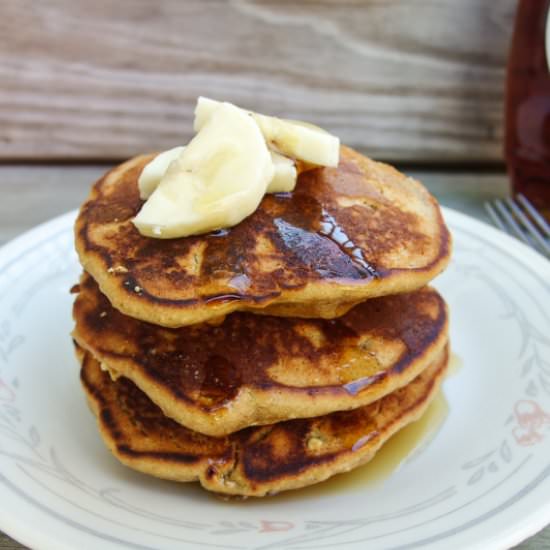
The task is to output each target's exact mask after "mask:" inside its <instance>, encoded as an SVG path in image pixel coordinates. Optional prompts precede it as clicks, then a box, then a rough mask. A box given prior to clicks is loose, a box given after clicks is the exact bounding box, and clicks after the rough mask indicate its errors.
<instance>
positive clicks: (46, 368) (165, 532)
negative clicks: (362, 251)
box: [0, 210, 550, 550]
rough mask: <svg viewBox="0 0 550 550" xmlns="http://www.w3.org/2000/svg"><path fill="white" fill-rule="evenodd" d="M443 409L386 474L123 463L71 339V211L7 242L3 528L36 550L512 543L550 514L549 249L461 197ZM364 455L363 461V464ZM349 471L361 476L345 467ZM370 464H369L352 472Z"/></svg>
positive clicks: (0, 474)
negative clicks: (340, 476)
mask: <svg viewBox="0 0 550 550" xmlns="http://www.w3.org/2000/svg"><path fill="white" fill-rule="evenodd" d="M445 217H446V219H447V221H448V223H449V224H450V227H451V229H452V232H453V235H454V242H455V252H454V259H453V262H452V265H451V266H450V268H449V269H448V271H447V272H446V273H445V274H444V275H443V276H441V277H440V278H439V279H438V280H437V283H436V286H437V287H438V288H439V289H440V290H441V292H442V293H443V295H444V296H445V298H446V299H447V301H448V302H449V304H450V311H451V327H452V328H451V338H452V345H453V348H454V351H455V353H457V354H458V355H459V356H460V358H461V360H462V362H463V365H464V366H463V368H462V369H461V370H460V372H458V373H457V374H456V375H455V376H453V377H451V378H449V379H448V380H447V381H446V382H445V387H444V393H445V396H446V398H447V401H448V403H449V407H450V409H449V414H448V416H447V418H446V419H445V421H444V423H443V425H442V426H441V427H440V429H439V431H438V432H437V434H436V435H435V437H433V438H432V439H431V440H430V441H429V443H427V444H425V445H424V446H423V447H422V448H421V449H420V451H418V450H417V452H415V453H414V454H413V455H412V456H410V457H409V458H408V459H407V460H405V461H404V463H403V464H402V465H401V467H400V468H399V469H398V470H397V471H395V472H394V473H393V474H392V475H391V476H389V477H387V478H386V479H384V480H383V481H379V482H378V483H370V484H369V483H357V484H356V485H354V484H352V483H347V484H345V483H344V484H342V485H341V489H340V490H331V491H326V492H323V491H322V490H321V491H311V490H310V491H303V492H300V491H297V492H295V493H294V494H293V495H292V496H290V497H288V496H284V495H282V496H278V497H274V498H269V499H265V500H263V501H258V500H253V501H250V500H249V501H247V502H230V503H227V502H223V501H219V500H217V499H215V498H213V497H212V496H209V495H207V494H206V493H204V492H203V491H201V490H200V489H199V488H197V487H196V486H195V484H183V485H179V484H175V483H168V482H163V481H159V480H155V479H152V478H148V477H146V476H143V475H140V474H138V473H135V472H132V471H131V470H128V469H126V468H124V467H122V466H120V465H119V464H118V463H117V462H116V461H115V460H114V459H113V458H111V456H110V455H109V453H108V451H107V450H106V449H105V448H104V446H103V444H102V442H101V441H100V439H99V436H98V433H97V429H96V427H95V421H94V419H93V418H92V415H91V414H90V412H89V411H88V410H87V407H86V405H85V402H84V398H83V395H82V393H81V391H80V388H79V381H78V367H77V364H76V361H75V359H74V357H73V350H72V344H71V341H70V338H69V332H70V330H71V325H72V320H71V302H72V296H71V295H70V294H69V292H68V289H69V287H70V286H71V285H72V284H73V283H75V282H76V280H77V277H78V274H79V271H80V268H79V266H78V263H77V260H76V256H75V254H74V252H73V243H72V228H71V226H72V222H73V220H74V213H70V214H67V215H65V216H62V217H60V218H57V219H55V220H53V221H51V222H49V223H47V224H44V225H42V226H40V227H38V228H36V229H34V230H32V231H30V232H29V233H26V234H25V235H23V236H22V237H20V238H18V239H16V240H15V241H13V242H11V243H10V244H8V245H7V246H6V247H4V248H3V249H2V250H1V251H0V303H1V306H2V309H1V313H0V502H1V503H2V504H1V506H0V529H2V530H4V531H5V532H6V533H8V534H9V535H11V536H12V537H14V538H16V539H17V540H20V541H21V542H22V543H24V544H27V545H29V546H31V547H33V548H52V549H56V550H59V549H62V548H71V549H73V548H79V549H86V548H90V549H92V548H93V549H95V548H99V547H101V548H102V549H109V548H120V547H129V548H144V549H145V548H155V549H157V548H158V549H163V548H174V547H177V548H178V549H185V548H196V547H198V546H200V547H201V548H220V547H222V548H296V549H304V550H305V549H309V548H311V549H314V548H315V549H317V548H342V549H356V548H357V549H358V548H361V549H362V548H366V547H367V546H368V548H369V549H373V548H386V549H389V548H393V549H396V548H407V549H410V548H417V547H422V548H427V549H435V548H437V549H440V548H445V549H447V550H451V549H455V548H456V549H463V548H468V549H476V548H479V549H483V550H490V549H495V548H506V547H509V546H510V545H513V544H515V543H518V542H519V541H521V540H523V539H524V538H526V537H528V536H529V535H531V534H533V533H534V532H536V531H537V530H538V529H540V528H542V527H543V526H544V525H545V524H546V523H548V522H550V331H549V328H550V323H549V318H550V263H549V262H547V261H546V260H544V259H543V258H542V257H540V256H539V255H537V254H536V253H534V252H533V251H531V250H529V249H527V248H526V247H524V246H523V245H521V244H520V243H519V242H517V241H516V240H513V239H511V238H508V237H506V236H505V235H503V234H502V233H499V232H497V231H496V230H494V229H492V228H490V227H488V226H486V225H484V224H481V223H480V222H477V221H475V220H472V219H471V218H468V217H466V216H464V215H461V214H458V213H456V212H453V211H450V210H446V211H445ZM366 468H368V466H366ZM351 475H354V474H351ZM357 479H359V478H357Z"/></svg>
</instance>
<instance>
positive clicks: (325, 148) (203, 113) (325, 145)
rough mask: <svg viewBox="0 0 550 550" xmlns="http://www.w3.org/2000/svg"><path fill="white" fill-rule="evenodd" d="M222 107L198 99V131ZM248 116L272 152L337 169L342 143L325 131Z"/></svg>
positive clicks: (195, 124)
mask: <svg viewBox="0 0 550 550" xmlns="http://www.w3.org/2000/svg"><path fill="white" fill-rule="evenodd" d="M219 104H220V102H218V101H215V100H213V99H209V98H206V97H199V99H198V100H197V106H196V108H195V121H194V124H193V125H194V128H195V131H199V130H200V129H201V128H202V127H203V126H204V125H205V124H206V123H207V121H208V120H209V118H210V116H211V115H212V113H213V112H214V111H215V109H216V107H217V106H218V105H219ZM245 112H247V113H248V114H249V115H250V116H252V117H253V118H254V120H255V121H256V123H257V124H258V126H259V127H260V130H261V131H262V134H263V136H264V138H265V140H266V142H267V145H268V147H269V148H270V149H272V150H274V151H277V152H279V153H282V154H283V155H286V156H288V157H291V158H294V159H298V160H302V161H305V162H309V163H311V164H316V165H318V166H337V165H338V160H339V157H340V140H339V139H338V138H337V137H336V136H333V135H332V134H329V133H328V132H326V131H325V130H323V129H322V128H319V127H318V126H315V125H313V124H309V123H305V122H301V121H295V120H284V119H282V118H276V117H271V116H266V115H261V114H259V113H254V112H252V111H245Z"/></svg>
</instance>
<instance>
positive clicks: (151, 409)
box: [80, 348, 448, 496]
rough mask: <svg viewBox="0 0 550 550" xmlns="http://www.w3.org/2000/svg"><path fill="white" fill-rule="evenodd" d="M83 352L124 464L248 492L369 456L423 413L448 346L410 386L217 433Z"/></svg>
mask: <svg viewBox="0 0 550 550" xmlns="http://www.w3.org/2000/svg"><path fill="white" fill-rule="evenodd" d="M80 355H81V359H82V370H81V381H82V385H83V387H84V391H85V393H86V395H87V397H88V400H89V403H90V406H91V409H92V411H93V412H94V413H95V415H96V416H97V418H98V423H99V429H100V432H101V436H102V437H103V440H104V441H105V443H106V445H107V447H108V448H109V449H110V450H111V451H112V453H113V454H114V455H115V456H116V457H117V458H118V459H119V460H120V461H121V462H122V463H123V464H125V465H126V466H129V467H131V468H133V469H135V470H139V471H140V472H144V473H146V474H150V475H153V476H156V477H160V478H163V479H169V480H174V481H195V480H199V481H200V483H201V485H202V486H203V487H204V488H205V489H208V490H209V491H214V492H216V493H226V494H230V495H249V496H264V495H266V494H273V493H277V492H279V491H285V490H288V489H296V488H299V487H304V486H307V485H311V484H314V483H318V482H320V481H323V480H325V479H327V478H329V477H331V476H333V475H335V474H337V473H340V472H346V471H349V470H351V469H353V468H356V467H357V466H359V465H361V464H364V463H365V462H367V461H369V460H370V459H371V458H372V457H373V456H374V454H375V453H376V451H377V450H378V449H379V448H380V447H381V445H382V444H383V443H384V442H385V441H387V439H389V438H390V437H391V436H392V435H393V434H394V433H395V432H397V431H398V430H399V429H401V428H402V427H404V426H405V425H406V424H408V423H410V422H412V421H413V420H416V419H417V418H419V417H420V415H421V414H422V412H424V410H425V409H426V408H427V406H428V404H429V403H430V401H431V399H432V398H433V397H434V395H435V393H436V391H437V389H438V387H439V385H440V382H441V380H442V378H443V375H444V373H445V371H446V368H447V363H448V351H447V349H446V348H445V349H444V350H442V351H441V352H440V353H439V356H438V357H437V358H436V360H435V361H434V362H433V363H432V364H431V365H430V366H429V367H427V368H426V369H425V370H424V371H423V372H422V373H421V374H420V375H419V376H418V377H417V378H415V379H414V380H413V381H412V382H411V383H409V384H408V385H407V386H405V387H404V388H401V389H399V390H396V391H395V392H393V393H391V394H389V395H387V396H385V397H384V398H382V399H381V400H379V401H376V402H375V403H372V404H370V405H368V406H366V407H361V408H359V409H355V410H352V411H347V412H338V413H332V414H330V415H328V416H322V417H317V418H310V419H307V420H289V421H287V422H281V423H279V424H274V425H270V426H262V427H255V428H247V429H245V430H242V431H240V432H237V433H234V434H231V435H230V436H226V437H222V438H213V437H209V436H206V435H202V434H198V433H196V432H193V431H191V430H188V429H187V428H184V427H183V426H181V425H179V424H177V423H176V422H174V421H172V420H170V419H168V418H166V417H165V416H164V415H163V414H162V411H161V410H160V409H159V408H158V407H157V406H156V405H154V404H153V402H152V401H150V400H149V399H148V397H147V396H146V395H145V394H144V393H143V392H141V391H140V390H139V389H138V388H137V387H136V386H135V385H134V384H133V383H132V382H131V381H129V380H127V379H125V378H119V379H118V380H117V381H116V382H113V381H112V380H111V379H110V378H109V375H108V374H107V373H105V372H104V371H102V370H101V368H100V366H99V363H98V362H97V361H96V360H95V359H94V358H93V357H92V356H91V354H89V353H85V354H84V353H83V352H81V353H80ZM82 355H83V357H82Z"/></svg>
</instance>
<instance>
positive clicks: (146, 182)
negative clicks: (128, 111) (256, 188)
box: [138, 146, 315, 200]
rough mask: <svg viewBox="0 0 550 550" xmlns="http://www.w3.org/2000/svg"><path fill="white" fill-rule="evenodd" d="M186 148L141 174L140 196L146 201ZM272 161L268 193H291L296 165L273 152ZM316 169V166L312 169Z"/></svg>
mask: <svg viewBox="0 0 550 550" xmlns="http://www.w3.org/2000/svg"><path fill="white" fill-rule="evenodd" d="M184 149H185V147H183V146H182V147H174V148H173V149H169V150H168V151H163V152H162V153H159V154H158V155H157V156H156V157H155V158H154V159H153V160H152V161H151V162H150V163H149V164H147V165H145V168H144V169H143V171H142V172H141V175H140V177H139V180H138V186H139V196H140V197H141V198H142V199H143V200H146V199H148V198H149V197H150V196H151V193H152V192H153V191H154V190H155V189H156V188H157V186H158V184H159V183H160V180H161V179H162V177H163V176H164V174H166V171H167V170H168V167H169V166H170V164H171V163H172V162H173V161H174V160H176V159H177V158H178V157H179V156H180V155H181V153H182V152H183V150H184ZM271 160H272V162H273V167H274V173H273V179H272V180H271V181H270V182H269V185H268V186H267V191H266V193H289V192H290V191H293V190H294V187H295V186H296V178H297V169H296V163H295V162H294V161H293V160H292V159H289V158H288V157H283V155H279V153H275V152H273V151H271ZM311 168H315V166H314V165H312V166H311V167H310V169H311Z"/></svg>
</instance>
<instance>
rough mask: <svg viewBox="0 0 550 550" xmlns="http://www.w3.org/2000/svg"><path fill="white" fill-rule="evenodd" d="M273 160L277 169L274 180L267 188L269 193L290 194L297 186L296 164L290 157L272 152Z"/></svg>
mask: <svg viewBox="0 0 550 550" xmlns="http://www.w3.org/2000/svg"><path fill="white" fill-rule="evenodd" d="M271 160H272V161H273V166H274V167H275V173H274V174H273V179H272V180H271V181H270V182H269V185H268V186H267V193H288V192H290V191H293V190H294V187H295V186H296V178H297V175H298V173H297V171H296V163H295V162H294V161H293V160H292V159H289V158H288V157H283V155H279V153H275V152H273V151H271Z"/></svg>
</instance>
